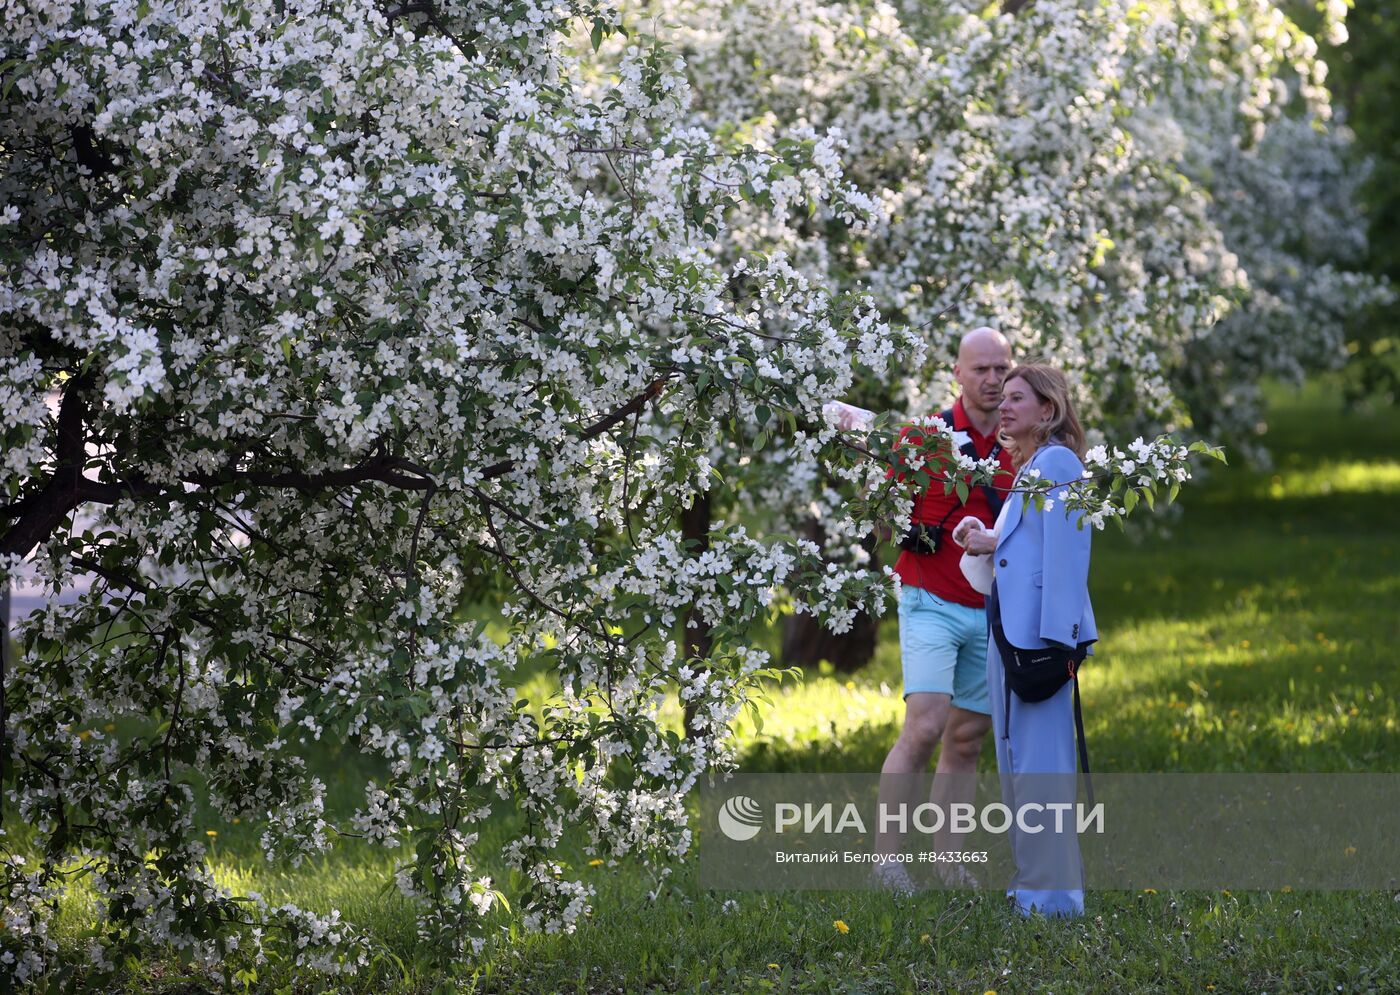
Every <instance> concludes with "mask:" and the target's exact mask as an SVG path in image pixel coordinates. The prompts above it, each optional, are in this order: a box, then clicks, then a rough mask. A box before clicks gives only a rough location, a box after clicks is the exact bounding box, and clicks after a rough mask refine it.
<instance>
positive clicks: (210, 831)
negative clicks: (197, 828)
mask: <svg viewBox="0 0 1400 995" xmlns="http://www.w3.org/2000/svg"><path fill="white" fill-rule="evenodd" d="M204 835H205V836H208V837H209V838H210V839H211V840H212V839H213V838H214V837H215V836H218V835H219V831H218V830H217V829H206V830H204Z"/></svg>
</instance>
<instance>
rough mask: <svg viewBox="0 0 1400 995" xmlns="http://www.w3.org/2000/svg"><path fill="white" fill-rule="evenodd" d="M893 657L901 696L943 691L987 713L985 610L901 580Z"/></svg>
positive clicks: (955, 701)
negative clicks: (896, 645)
mask: <svg viewBox="0 0 1400 995" xmlns="http://www.w3.org/2000/svg"><path fill="white" fill-rule="evenodd" d="M899 658H900V662H901V663H902V664H903V665H904V696H905V697H906V698H907V697H909V695H911V694H913V693H915V692H918V691H929V692H932V693H934V694H946V695H948V696H949V697H951V698H952V699H953V704H954V705H956V706H957V707H958V708H964V709H966V710H967V711H969V712H980V713H981V714H983V715H990V714H992V706H991V704H990V703H989V702H988V701H987V613H986V611H985V610H984V609H981V608H971V607H969V606H967V605H960V604H958V603H957V602H954V601H944V600H943V599H942V598H939V597H935V596H934V595H932V594H930V593H929V592H928V591H925V590H924V589H923V588H922V587H911V586H909V585H907V584H906V585H905V586H904V589H903V591H902V592H901V594H900V597H899Z"/></svg>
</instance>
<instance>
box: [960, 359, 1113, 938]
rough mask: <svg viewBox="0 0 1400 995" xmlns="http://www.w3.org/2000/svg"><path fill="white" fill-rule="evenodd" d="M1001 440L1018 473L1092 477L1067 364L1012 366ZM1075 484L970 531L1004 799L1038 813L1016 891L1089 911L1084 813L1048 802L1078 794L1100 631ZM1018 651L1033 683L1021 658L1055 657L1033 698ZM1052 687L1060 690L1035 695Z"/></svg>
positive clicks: (1025, 904)
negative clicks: (1079, 705) (1078, 683)
mask: <svg viewBox="0 0 1400 995" xmlns="http://www.w3.org/2000/svg"><path fill="white" fill-rule="evenodd" d="M1001 438H1002V440H1003V444H1004V445H1005V446H1006V447H1007V449H1008V450H1009V451H1010V452H1011V454H1012V461H1013V463H1014V464H1015V465H1016V467H1017V479H1018V482H1020V481H1024V480H1026V479H1027V478H1028V477H1029V476H1031V475H1036V474H1038V475H1039V476H1040V477H1042V478H1045V479H1049V480H1051V481H1053V482H1054V483H1056V484H1066V483H1068V482H1070V481H1075V480H1079V479H1080V478H1081V477H1082V475H1083V472H1084V464H1083V463H1082V462H1081V457H1082V455H1083V452H1084V430H1083V429H1082V428H1081V427H1080V424H1079V419H1078V417H1077V416H1076V415H1075V412H1074V405H1073V404H1072V403H1071V401H1070V397H1069V385H1068V383H1067V382H1066V380H1065V376H1064V374H1063V373H1061V372H1060V371H1059V370H1056V369H1053V368H1051V367H1048V366H1042V365H1035V364H1030V365H1026V366H1018V367H1016V368H1015V369H1013V370H1012V371H1011V372H1010V373H1008V374H1007V376H1006V380H1005V382H1004V384H1003V387H1002V401H1001ZM1066 490H1067V489H1066V488H1064V487H1059V488H1056V489H1055V490H1054V491H1052V492H1051V495H1050V497H1051V500H1050V501H1049V502H1047V504H1048V506H1047V507H1045V508H1040V509H1038V508H1036V507H1035V505H1034V504H1027V503H1026V502H1023V501H1021V500H1020V499H1018V498H1017V497H1016V495H1015V494H1014V493H1013V495H1012V497H1011V499H1010V500H1008V501H1007V502H1006V504H1005V506H1004V508H1005V510H1004V512H1003V514H1002V515H1001V517H1000V518H999V519H998V522H997V526H996V529H995V530H994V531H992V532H987V531H974V532H972V533H971V534H969V535H968V536H967V537H966V543H967V551H968V552H969V553H970V554H973V555H974V556H977V555H981V556H990V557H992V567H993V575H994V577H995V581H994V583H993V585H992V591H991V594H990V596H989V597H988V599H987V618H988V623H989V627H990V628H991V629H992V635H991V636H990V637H989V638H988V646H987V690H988V694H989V696H990V701H991V706H992V728H993V731H994V734H995V736H996V751H997V769H998V770H999V771H1000V772H1001V783H1002V796H1003V797H1002V800H1003V801H1004V802H1005V803H1006V805H1007V806H1008V807H1009V808H1010V809H1011V811H1012V812H1013V813H1018V812H1021V811H1022V810H1025V812H1026V817H1025V820H1024V822H1021V821H1014V822H1013V824H1012V828H1011V831H1010V837H1011V846H1012V856H1013V857H1014V859H1015V863H1016V872H1015V876H1014V878H1013V879H1012V882H1011V886H1010V888H1009V889H1008V891H1007V894H1008V895H1009V896H1010V897H1011V898H1012V900H1013V901H1014V903H1015V905H1016V908H1017V910H1018V911H1019V912H1021V913H1022V914H1023V915H1030V914H1031V913H1032V912H1040V913H1043V914H1044V915H1051V916H1077V915H1081V914H1083V912H1084V872H1083V866H1082V864H1081V862H1080V857H1079V840H1078V837H1077V836H1076V834H1075V819H1074V817H1073V814H1072V813H1067V815H1068V817H1066V818H1064V821H1063V823H1061V826H1062V827H1063V828H1057V824H1056V819H1055V816H1054V815H1053V814H1052V813H1054V812H1055V809H1054V808H1047V807H1046V806H1049V805H1056V804H1057V803H1058V804H1063V803H1065V802H1071V803H1072V802H1073V801H1074V798H1075V758H1076V748H1075V721H1074V707H1073V706H1074V703H1073V687H1072V685H1073V683H1074V680H1073V678H1072V676H1069V675H1070V674H1072V670H1073V666H1074V665H1075V664H1076V663H1077V661H1078V660H1082V658H1083V655H1084V654H1085V653H1087V652H1088V650H1089V645H1088V644H1090V643H1092V642H1094V641H1095V640H1096V639H1097V638H1098V630H1097V629H1096V628H1095V625H1094V612H1093V609H1092V608H1091V607H1090V604H1089V589H1088V580H1089V543H1090V537H1091V536H1092V532H1093V530H1092V529H1089V528H1087V527H1086V528H1080V527H1079V526H1080V522H1079V520H1078V515H1077V514H1075V513H1072V512H1069V511H1068V509H1067V508H1066V507H1065V502H1064V496H1065V492H1066ZM998 625H999V626H1000V630H1001V631H1000V632H998V631H997V628H998ZM1008 657H1009V658H1010V662H1011V664H1012V670H1013V671H1015V672H1014V673H1013V674H1012V678H1013V679H1014V680H1017V681H1021V682H1022V683H1024V681H1023V674H1024V672H1023V671H1021V670H1020V667H1019V665H1020V663H1021V661H1023V660H1026V661H1031V660H1034V661H1038V662H1040V663H1044V662H1046V661H1050V660H1053V661H1055V665H1054V666H1053V667H1052V668H1051V671H1052V672H1051V673H1050V680H1049V683H1048V685H1047V684H1042V686H1041V687H1039V688H1023V691H1024V693H1025V694H1026V695H1029V696H1030V698H1031V699H1032V700H1027V698H1026V697H1023V695H1022V693H1018V691H1017V690H1016V689H1014V688H1013V687H1012V686H1011V684H1009V683H1008V667H1007V662H1008ZM1066 664H1067V665H1066ZM1044 672H1045V671H1044V670H1042V673H1044ZM1042 694H1044V695H1048V696H1046V697H1042V698H1040V699H1039V700H1035V699H1036V698H1037V696H1038V695H1042ZM1018 806H1020V808H1018ZM1060 811H1061V812H1063V811H1064V810H1063V809H1061V810H1060ZM1037 825H1039V827H1040V829H1039V830H1038V831H1036V830H1035V828H1034V827H1035V826H1037ZM1028 829H1029V831H1028Z"/></svg>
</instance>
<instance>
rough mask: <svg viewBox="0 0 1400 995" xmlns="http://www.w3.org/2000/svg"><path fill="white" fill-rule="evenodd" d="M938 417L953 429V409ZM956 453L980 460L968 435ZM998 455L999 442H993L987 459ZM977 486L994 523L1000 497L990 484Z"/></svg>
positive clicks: (975, 446) (943, 412)
mask: <svg viewBox="0 0 1400 995" xmlns="http://www.w3.org/2000/svg"><path fill="white" fill-rule="evenodd" d="M938 417H939V418H941V419H943V424H945V425H947V426H948V428H949V429H952V428H953V409H952V408H949V409H948V410H947V411H940V412H938ZM958 452H960V453H962V454H963V455H964V456H966V457H967V458H968V459H972V460H980V459H981V457H980V456H978V455H977V444H976V443H974V442H973V441H972V437H971V436H970V435H969V436H968V440H967V445H965V446H960V447H959V448H958ZM1000 455H1001V443H1000V442H993V443H992V449H991V451H990V452H989V453H987V458H988V459H996V458H997V457H998V456H1000ZM978 486H979V487H980V488H981V489H982V493H983V494H985V495H986V497H987V503H988V504H989V505H991V508H992V521H996V517H997V515H999V514H1001V505H1002V500H1003V498H1002V496H1001V495H1000V494H998V493H997V489H996V488H995V487H993V486H992V485H991V484H979V485H978ZM966 504H967V502H966V501H961V502H959V503H958V504H956V505H954V506H953V508H954V510H956V509H958V508H961V507H964V506H965V505H966ZM952 513H953V512H952V511H949V512H948V515H951V514H952ZM948 515H944V516H943V521H944V522H946V521H947V520H948ZM938 524H939V525H942V524H943V522H939V523H938Z"/></svg>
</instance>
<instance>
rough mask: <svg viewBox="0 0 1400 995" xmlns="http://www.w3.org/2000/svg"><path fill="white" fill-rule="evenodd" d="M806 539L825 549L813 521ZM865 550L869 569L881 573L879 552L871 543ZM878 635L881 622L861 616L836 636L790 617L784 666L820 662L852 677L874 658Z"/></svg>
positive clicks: (808, 618) (811, 622) (808, 619)
mask: <svg viewBox="0 0 1400 995" xmlns="http://www.w3.org/2000/svg"><path fill="white" fill-rule="evenodd" d="M807 538H809V539H811V540H812V541H813V542H815V543H816V544H817V545H818V546H822V545H825V540H826V535H825V534H824V532H823V531H822V527H821V525H820V524H819V523H818V522H817V521H816V519H812V520H811V521H810V522H808V524H807ZM865 548H866V549H867V550H869V551H870V566H871V569H873V570H879V569H880V559H879V557H880V551H879V547H878V545H877V544H876V543H875V541H874V540H873V539H868V540H867V541H866V544H865ZM879 635H880V620H879V619H878V618H876V617H875V616H873V615H869V614H867V613H866V612H860V613H859V614H858V615H856V617H855V620H854V621H852V622H851V628H850V629H849V630H848V631H846V632H843V633H840V634H839V635H838V634H836V633H833V632H830V631H828V630H827V629H826V628H824V627H823V626H822V625H821V623H819V622H818V621H817V620H816V619H814V618H812V616H811V615H791V616H789V617H788V620H787V622H786V624H785V625H784V626H783V648H782V659H783V663H784V664H786V665H788V666H800V667H814V666H816V665H817V664H818V663H820V662H821V661H822V660H830V661H831V665H832V666H833V667H835V668H836V669H837V670H838V671H840V672H841V673H843V674H853V673H855V672H856V671H857V670H859V669H860V668H861V667H864V666H865V665H866V664H867V663H869V662H870V661H871V660H872V659H873V658H874V656H875V642H876V640H877V639H878V638H879Z"/></svg>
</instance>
